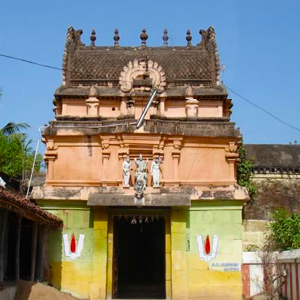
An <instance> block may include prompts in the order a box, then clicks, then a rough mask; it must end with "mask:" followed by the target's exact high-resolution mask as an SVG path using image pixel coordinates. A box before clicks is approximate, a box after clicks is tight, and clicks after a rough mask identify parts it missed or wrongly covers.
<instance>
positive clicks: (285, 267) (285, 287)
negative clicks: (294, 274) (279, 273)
mask: <svg viewBox="0 0 300 300" xmlns="http://www.w3.org/2000/svg"><path fill="white" fill-rule="evenodd" d="M284 269H285V270H286V271H287V269H286V264H284ZM287 272H288V271H287ZM287 275H288V274H287ZM287 286H288V277H286V284H285V295H284V296H285V297H287V296H288V294H287Z"/></svg>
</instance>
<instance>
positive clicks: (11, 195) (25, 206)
mask: <svg viewBox="0 0 300 300" xmlns="http://www.w3.org/2000/svg"><path fill="white" fill-rule="evenodd" d="M0 208H4V209H6V210H9V211H12V212H15V213H17V214H20V215H22V216H23V217H26V218H28V219H30V220H34V221H36V222H39V223H42V224H46V225H49V226H51V227H61V226H62V224H63V222H62V220H61V219H60V218H59V217H57V216H55V215H53V214H51V213H49V212H47V211H45V210H43V209H41V208H40V207H39V206H37V205H36V204H34V203H33V202H31V201H30V200H28V199H26V198H24V197H23V196H21V195H19V194H17V193H16V192H13V191H11V190H7V189H4V188H2V187H0Z"/></svg>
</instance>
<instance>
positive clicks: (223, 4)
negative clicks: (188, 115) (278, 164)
mask: <svg viewBox="0 0 300 300" xmlns="http://www.w3.org/2000/svg"><path fill="white" fill-rule="evenodd" d="M299 16H300V1H299V0H294V1H293V0H286V1H284V0H282V1H279V0H277V1H276V0H272V1H271V0H251V1H250V0H248V1H243V0H236V1H231V0H226V1H225V0H215V1H209V0H206V1H199V0H195V1H176V0H173V1H171V0H168V1H162V0H161V1H157V0H152V1H135V0H134V1H131V0H128V1H124V0H123V1H120V0H118V1H101V0H97V1H96V0H95V1H90V0H86V1H76V0H73V1H70V0H60V1H59V0H51V1H43V0H28V1H14V0H10V1H4V0H0V53H1V54H6V55H11V56H16V57H20V58H24V59H27V60H32V61H37V62H40V63H43V64H48V65H52V66H55V67H61V64H62V55H63V50H64V43H65V36H66V31H67V28H68V27H69V26H73V27H74V28H75V29H82V30H83V35H82V40H83V42H84V43H87V44H89V42H90V40H89V37H90V32H91V30H92V28H95V30H96V32H97V40H96V45H101V46H102V45H109V46H111V45H113V39H112V38H113V32H114V29H115V28H116V27H118V29H119V35H120V37H121V39H120V41H119V42H120V45H124V46H137V45H140V39H139V35H140V33H141V30H142V28H144V27H145V28H146V29H147V33H148V36H149V38H148V41H147V44H148V45H149V46H160V45H162V43H163V41H162V35H163V30H164V28H168V30H169V37H170V40H169V45H174V46H175V45H178V46H181V45H185V44H186V40H185V33H186V29H187V28H190V29H191V32H192V37H193V39H192V43H193V45H195V44H197V43H199V41H200V36H199V29H207V28H208V27H209V26H213V27H214V28H215V30H216V37H217V43H218V47H219V54H220V58H221V64H224V65H225V72H224V74H223V79H224V82H225V84H226V85H227V86H228V87H230V88H231V89H233V90H235V91H236V92H238V93H239V94H241V95H242V96H244V97H245V98H247V99H249V100H250V101H252V102H254V103H256V104H257V105H259V106H261V107H263V108H265V109H266V110H268V111H269V112H271V113H273V114H274V115H276V116H277V117H279V118H280V119H282V120H284V121H286V122H288V123H289V124H291V125H293V126H295V127H298V128H300V84H299V80H300V76H299V69H300V50H299V49H300V17H299ZM60 85H61V72H60V71H56V70H51V69H46V68H41V67H37V66H34V65H30V64H26V63H22V62H17V61H13V60H9V59H6V58H3V57H0V88H1V90H2V98H1V100H0V126H1V127H2V126H4V125H5V124H6V123H7V122H10V121H13V122H17V123H20V122H27V123H29V124H30V125H31V129H30V130H29V135H30V137H31V138H32V139H33V140H34V141H36V140H37V138H38V127H39V126H42V125H43V124H47V122H48V121H50V120H53V111H52V108H53V105H52V100H53V94H54V92H55V89H56V88H58V87H59V86H60ZM230 98H232V99H233V103H234V106H233V114H232V120H233V121H234V122H236V126H237V127H240V129H241V131H242V134H243V137H244V141H245V142H246V143H283V144H287V143H289V142H294V141H295V140H298V143H300V132H299V131H297V130H294V129H292V128H289V127H287V126H285V125H283V124H281V123H279V122H278V121H276V120H274V119H273V118H271V117H270V116H269V115H267V114H265V113H264V112H262V111H260V110H258V109H257V108H255V107H253V106H251V105H250V104H248V103H247V102H245V101H243V100H241V99H240V98H239V97H237V96H236V95H234V94H230Z"/></svg>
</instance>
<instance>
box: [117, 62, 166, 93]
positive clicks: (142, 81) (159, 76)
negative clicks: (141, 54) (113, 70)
mask: <svg viewBox="0 0 300 300" xmlns="http://www.w3.org/2000/svg"><path fill="white" fill-rule="evenodd" d="M119 84H120V89H121V91H122V92H125V93H128V92H130V91H131V90H132V89H135V88H137V89H139V90H149V89H151V88H155V89H157V91H158V92H159V93H162V92H163V91H164V90H165V86H166V76H165V72H164V71H163V69H162V67H161V66H160V65H159V64H158V63H157V62H153V61H152V60H147V59H146V58H141V59H139V60H138V59H135V60H134V61H133V62H132V61H130V62H129V63H128V64H127V65H126V66H124V68H123V71H122V72H121V74H120V77H119Z"/></svg>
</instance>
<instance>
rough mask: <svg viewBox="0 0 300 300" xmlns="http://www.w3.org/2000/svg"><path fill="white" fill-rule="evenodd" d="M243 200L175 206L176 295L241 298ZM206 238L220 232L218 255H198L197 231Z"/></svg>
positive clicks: (173, 218)
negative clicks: (205, 257) (185, 206)
mask: <svg viewBox="0 0 300 300" xmlns="http://www.w3.org/2000/svg"><path fill="white" fill-rule="evenodd" d="M241 208H242V207H241V205H240V204H229V203H225V205H222V203H213V205H208V206H206V205H204V204H200V203H198V204H196V205H194V206H192V207H191V208H190V209H188V210H179V209H178V210H172V218H171V239H172V274H173V276H172V295H173V299H186V298H190V299H203V300H204V299H214V300H217V299H220V300H221V299H222V300H223V299H225V300H226V299H228V300H229V299H230V300H235V299H236V300H240V299H242V278H241V263H242V215H241ZM200 234H201V235H202V238H203V241H204V240H205V238H206V236H207V235H209V236H210V241H211V242H212V238H213V235H214V234H216V235H218V236H219V245H218V251H217V256H216V258H213V259H212V260H211V261H209V262H206V261H204V260H203V259H202V258H200V256H199V251H198V244H197V235H200Z"/></svg>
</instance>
